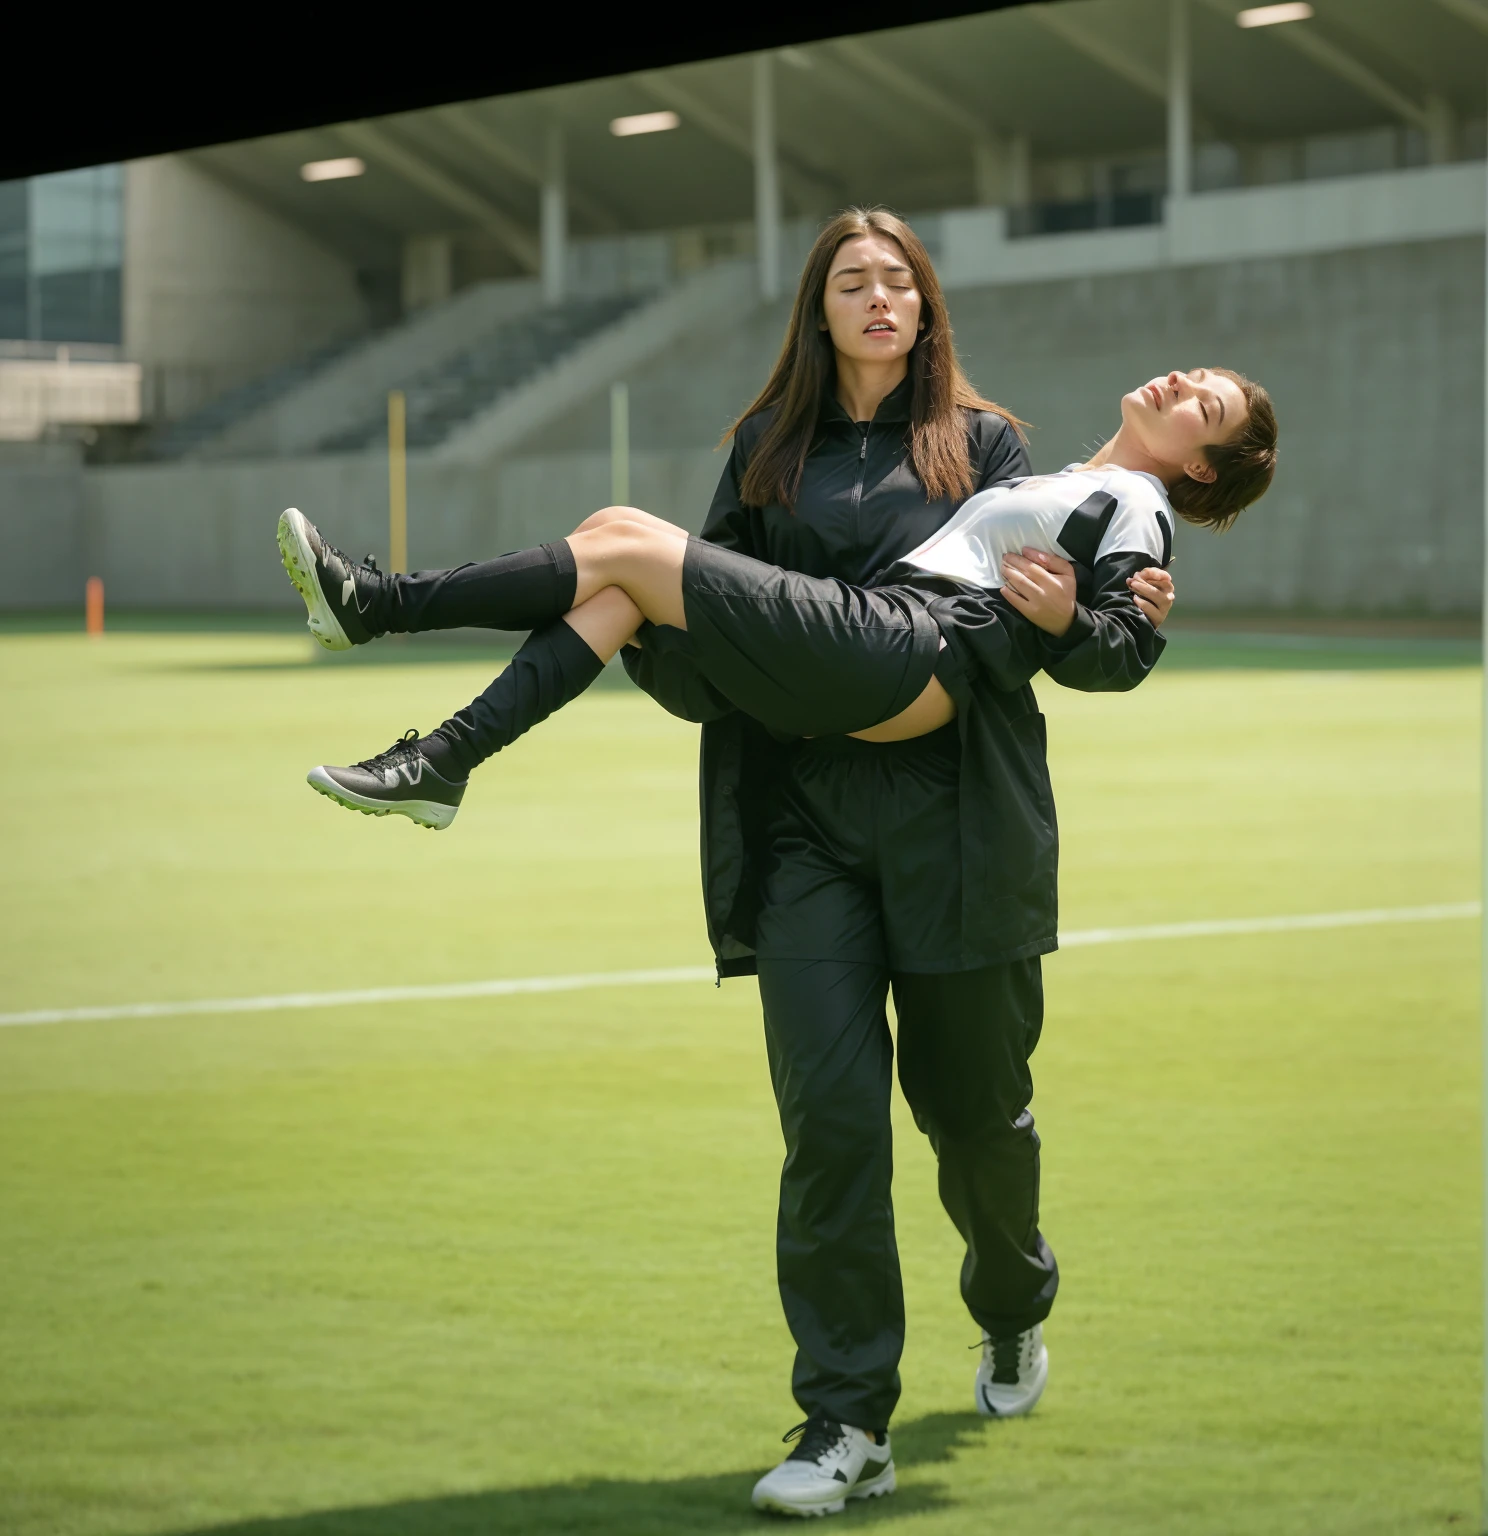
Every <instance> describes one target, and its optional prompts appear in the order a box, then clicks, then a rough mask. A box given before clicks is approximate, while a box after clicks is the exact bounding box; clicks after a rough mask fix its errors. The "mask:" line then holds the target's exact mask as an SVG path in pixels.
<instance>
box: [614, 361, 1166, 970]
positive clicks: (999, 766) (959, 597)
mask: <svg viewBox="0 0 1488 1536" xmlns="http://www.w3.org/2000/svg"><path fill="white" fill-rule="evenodd" d="M966 420H967V441H968V450H969V453H970V456H971V461H972V465H973V469H974V472H975V487H974V489H975V490H978V491H980V490H984V489H986V487H987V486H989V485H993V484H996V483H997V482H998V481H1000V480H1008V479H1012V478H1015V477H1017V476H1020V475H1026V474H1028V473H1029V466H1028V456H1027V453H1026V450H1025V449H1024V446H1023V443H1022V441H1021V440H1020V439H1019V437H1018V435H1017V433H1016V432H1015V431H1014V430H1013V428H1012V427H1011V426H1010V425H1009V424H1008V423H1007V422H1006V421H1005V420H1004V419H1003V418H1002V417H1000V416H997V415H995V414H993V413H991V412H978V411H968V412H967V413H966ZM766 423H767V417H766V416H765V415H764V414H761V415H759V416H755V417H751V418H750V419H749V420H747V421H745V422H744V423H743V424H742V425H741V426H740V428H739V430H738V432H737V434H736V435H735V439H734V446H733V451H732V453H731V455H730V458H729V463H728V467H727V468H726V469H725V470H724V473H723V477H722V479H721V480H720V482H719V486H718V491H717V493H716V494H715V496H714V498H713V505H712V507H711V508H710V510H709V513H708V518H707V521H706V523H705V524H704V527H703V532H702V537H703V538H704V539H707V540H709V541H710V542H712V543H715V544H720V545H724V546H726V547H727V548H730V549H735V550H738V551H740V552H741V553H742V554H746V555H751V556H753V557H755V558H756V559H760V560H766V561H769V562H770V563H771V564H774V565H781V566H785V567H787V568H789V569H793V570H799V571H803V572H805V573H806V574H808V575H814V576H837V577H839V578H842V579H844V580H848V581H852V582H855V583H857V584H859V585H863V586H872V585H879V584H884V582H885V581H886V580H889V579H892V578H891V577H890V575H889V572H890V568H891V567H892V566H893V565H894V563H895V562H896V561H897V560H898V559H899V558H900V557H901V556H903V555H904V554H906V553H907V552H908V551H909V550H911V549H913V548H914V547H915V546H916V545H918V544H920V543H921V542H923V540H924V539H926V538H928V537H929V535H930V534H931V533H933V532H934V531H935V530H936V529H937V528H939V527H941V526H942V525H943V524H944V523H945V522H946V521H947V520H948V519H949V518H950V517H951V515H952V514H953V513H954V512H955V511H956V509H957V507H958V506H959V505H960V504H961V503H960V500H959V499H952V498H949V497H945V498H940V499H938V500H935V501H929V500H927V498H926V496H925V491H924V487H923V486H922V485H921V484H920V482H919V480H918V478H917V477H916V476H915V473H914V467H913V463H912V461H911V459H910V455H909V446H908V425H909V382H908V381H906V382H905V383H904V384H901V385H900V386H899V388H897V389H896V390H894V391H893V393H891V394H890V395H888V396H887V397H886V398H885V399H884V401H883V402H882V403H881V404H880V406H879V408H878V411H877V412H876V414H875V415H874V418H873V421H872V422H871V423H868V424H861V423H854V422H853V421H852V420H850V419H849V417H848V416H847V414H846V412H844V411H843V410H842V408H841V406H840V405H839V404H838V403H837V402H836V400H835V399H829V400H827V401H826V402H824V404H823V409H822V417H821V423H820V426H819V428H818V433H817V438H816V441H815V442H814V443H813V445H812V448H811V451H810V453H809V454H808V456H807V459H806V465H805V472H804V475H803V478H802V484H801V492H800V495H799V496H798V498H797V501H796V506H795V508H794V511H793V512H792V511H787V510H786V509H785V508H784V507H781V506H778V505H772V506H768V507H747V506H745V505H744V503H743V501H742V500H741V498H740V495H739V486H740V483H741V481H742V479H743V475H744V469H745V466H746V465H747V464H748V462H749V455H750V452H751V451H752V449H753V447H754V445H755V444H756V443H757V442H758V441H759V439H760V435H761V433H762V432H763V430H764V428H765V425H766ZM844 551H847V552H848V553H847V555H846V556H844ZM845 559H846V560H847V563H849V564H850V565H853V566H855V567H856V569H850V570H849V569H844V568H843V567H844V560H845ZM1150 563H1151V562H1150V561H1149V560H1148V559H1147V558H1146V557H1145V556H1140V557H1137V556H1132V557H1125V558H1120V559H1117V560H1115V561H1104V562H1102V564H1101V567H1100V570H1099V573H1098V580H1097V579H1096V578H1095V574H1094V573H1091V572H1082V592H1081V596H1082V598H1083V599H1084V600H1083V601H1081V602H1080V603H1079V605H1078V606H1077V609H1076V613H1075V620H1074V623H1073V625H1072V626H1071V628H1070V630H1069V631H1068V633H1067V634H1066V635H1064V636H1063V637H1061V638H1060V639H1059V640H1057V641H1056V640H1053V639H1052V638H1051V637H1050V636H1048V635H1047V634H1045V633H1044V632H1043V631H1041V630H1039V629H1037V628H1035V627H1034V626H1033V625H1031V624H1029V623H1028V622H1027V621H1026V620H1025V619H1024V618H1023V617H1022V615H1020V614H1018V613H1017V612H1016V611H1015V610H1013V609H1012V608H1011V607H1010V606H1009V605H1008V604H1007V603H1006V602H1005V601H1004V600H1003V599H1002V598H1001V597H1000V596H999V595H998V594H996V593H994V592H987V591H984V590H982V589H979V588H969V587H965V586H959V585H957V584H955V583H945V584H944V585H943V586H942V587H941V588H940V589H939V590H940V594H941V595H938V596H934V597H933V598H932V600H931V601H930V603H929V610H930V613H931V615H932V617H933V618H934V619H935V621H936V623H937V624H938V625H939V627H940V630H941V632H942V634H943V635H944V636H945V639H946V646H945V648H944V649H943V650H942V651H941V653H940V659H939V662H938V663H937V666H936V675H937V677H939V678H940V681H941V683H942V684H943V686H944V687H945V688H946V690H947V692H949V693H950V695H951V697H952V698H953V699H954V700H955V702H956V709H957V721H958V724H959V729H960V737H961V783H960V798H961V816H960V826H961V836H960V844H961V846H960V857H961V866H962V891H963V899H962V936H963V945H964V947H965V948H966V950H967V951H969V952H973V953H976V954H978V955H980V956H981V957H982V959H983V963H985V964H996V963H1000V962H1004V961H1009V960H1014V959H1019V958H1022V957H1025V956H1030V955H1038V954H1044V953H1046V952H1048V951H1049V950H1052V949H1054V948H1056V946H1057V942H1058V941H1057V938H1056V930H1057V921H1058V893H1057V885H1058V854H1059V834H1058V827H1057V824H1056V821H1055V815H1054V796H1053V791H1052V789H1051V787H1050V784H1049V770H1048V763H1047V760H1046V737H1045V731H1044V717H1043V715H1042V714H1040V712H1039V708H1038V703H1037V701H1036V700H1035V698H1034V695H1033V689H1032V688H1031V687H1029V680H1030V679H1031V678H1032V677H1033V676H1034V674H1035V673H1036V672H1038V671H1039V670H1041V669H1042V670H1044V671H1047V672H1048V673H1049V675H1050V676H1051V677H1053V678H1054V679H1055V681H1056V682H1059V683H1061V684H1063V685H1065V686H1067V687H1072V688H1079V689H1084V690H1087V691H1105V690H1121V689H1127V688H1134V687H1135V686H1136V685H1137V684H1138V683H1139V682H1141V681H1142V679H1143V678H1144V677H1146V675H1147V674H1148V672H1150V671H1151V670H1152V667H1153V665H1154V664H1155V662H1156V661H1157V658H1158V656H1159V655H1160V654H1161V652H1162V649H1163V645H1164V641H1163V638H1162V636H1161V635H1159V634H1158V633H1157V631H1156V630H1155V629H1154V628H1153V627H1152V625H1151V624H1150V623H1149V622H1148V620H1147V618H1146V617H1145V616H1144V615H1143V613H1142V612H1141V610H1140V609H1139V608H1138V607H1137V605H1136V602H1135V600H1134V598H1133V597H1132V594H1131V592H1130V590H1129V589H1128V587H1127V586H1126V578H1127V577H1128V576H1129V575H1130V574H1132V572H1133V571H1134V570H1137V569H1139V568H1141V567H1142V566H1145V565H1148V564H1150ZM875 577H877V578H879V579H878V580H877V581H875ZM914 584H915V586H916V588H918V589H920V590H922V591H923V590H925V589H926V586H927V583H926V581H925V580H923V579H917V580H916V581H915V583H914ZM641 642H642V643H641V645H640V646H639V648H636V647H626V649H625V650H624V652H623V655H624V660H625V666H626V669H627V671H628V672H629V673H630V675H631V677H632V679H633V680H634V681H635V682H636V683H637V684H638V685H639V686H640V687H641V688H643V689H645V691H646V692H647V693H649V694H650V695H651V696H652V697H653V698H654V699H655V700H656V701H657V702H658V703H659V704H661V705H662V706H663V708H665V709H667V710H669V711H670V712H671V713H672V714H674V715H678V716H680V717H681V718H682V719H684V720H691V721H695V722H698V723H700V724H701V725H702V727H703V732H702V736H703V740H702V763H701V800H702V806H701V809H702V862H703V899H704V905H705V908H706V912H707V921H708V936H709V939H710V941H711V942H712V945H713V950H714V955H715V957H716V960H717V965H718V973H719V975H720V976H738V975H747V974H749V973H751V972H753V971H754V969H755V964H754V928H755V918H756V916H757V913H758V910H759V871H760V866H761V863H762V860H763V858H764V855H765V852H766V834H765V826H766V820H767V815H768V809H769V803H770V799H771V794H772V786H773V784H774V782H775V780H776V779H777V778H778V776H779V775H780V774H781V773H782V771H783V770H784V767H785V762H786V754H787V752H788V750H789V749H788V745H786V744H782V743H780V742H778V741H776V740H775V739H774V738H772V737H771V735H770V734H769V733H768V732H767V731H766V730H765V729H764V727H763V726H761V725H759V724H758V723H757V722H756V721H754V720H752V719H750V718H749V717H748V716H746V715H743V714H741V713H739V712H738V711H737V710H735V709H734V708H733V706H732V705H731V704H730V703H729V702H728V700H726V699H725V698H724V697H723V696H722V695H721V694H720V693H718V692H717V690H716V689H714V688H713V687H712V686H711V685H710V684H709V683H708V682H707V680H706V679H705V678H703V677H702V675H701V674H700V673H699V672H698V670H697V667H696V665H695V664H694V662H693V660H692V656H691V653H690V651H689V649H688V645H687V636H686V633H685V632H684V631H681V630H677V629H671V628H667V627H655V626H647V627H646V628H645V629H644V630H643V632H642V635H641Z"/></svg>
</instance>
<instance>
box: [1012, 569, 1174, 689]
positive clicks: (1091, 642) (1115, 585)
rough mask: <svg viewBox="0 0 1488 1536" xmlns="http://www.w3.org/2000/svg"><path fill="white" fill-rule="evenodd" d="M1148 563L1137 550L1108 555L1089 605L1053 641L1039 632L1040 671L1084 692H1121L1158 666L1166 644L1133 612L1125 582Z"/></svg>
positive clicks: (1094, 578)
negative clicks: (1041, 656)
mask: <svg viewBox="0 0 1488 1536" xmlns="http://www.w3.org/2000/svg"><path fill="white" fill-rule="evenodd" d="M1151 564H1152V556H1151V555H1149V554H1145V553H1143V552H1140V551H1136V552H1130V553H1123V554H1117V555H1107V556H1106V558H1105V559H1104V560H1101V561H1098V562H1097V563H1096V566H1095V569H1094V572H1093V573H1092V582H1091V596H1090V602H1089V604H1088V605H1087V604H1085V603H1077V604H1076V605H1075V619H1074V623H1072V624H1071V625H1070V627H1069V629H1068V630H1067V631H1066V632H1065V633H1064V634H1063V635H1061V636H1060V637H1059V638H1058V639H1057V640H1056V639H1055V638H1054V637H1053V636H1052V635H1049V634H1046V633H1044V632H1043V631H1042V630H1040V631H1038V632H1037V633H1038V635H1039V637H1040V639H1039V643H1040V646H1041V649H1042V650H1043V652H1044V670H1045V671H1046V672H1047V673H1048V674H1049V676H1050V677H1052V678H1053V679H1054V681H1055V682H1056V683H1060V684H1062V685H1063V686H1064V687H1066V688H1078V689H1080V690H1081V691H1082V692H1084V693H1124V692H1126V691H1127V690H1128V689H1130V688H1135V687H1136V686H1137V684H1138V683H1140V682H1141V681H1142V679H1143V678H1144V677H1146V676H1147V674H1148V673H1149V672H1150V671H1151V670H1152V669H1153V667H1154V666H1156V665H1157V658H1158V657H1159V656H1161V655H1162V653H1163V648H1164V646H1166V645H1167V643H1168V642H1167V641H1166V640H1165V639H1164V638H1163V637H1162V635H1160V634H1159V633H1158V632H1157V630H1156V629H1155V628H1154V627H1153V625H1152V621H1151V620H1150V619H1149V618H1148V617H1147V615H1146V614H1145V613H1143V612H1142V610H1141V609H1140V608H1139V607H1137V600H1136V598H1135V596H1133V594H1132V590H1131V588H1130V587H1129V586H1127V584H1126V582H1127V578H1128V577H1129V576H1135V575H1136V573H1137V572H1138V571H1143V570H1146V569H1147V567H1148V566H1149V565H1151Z"/></svg>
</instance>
